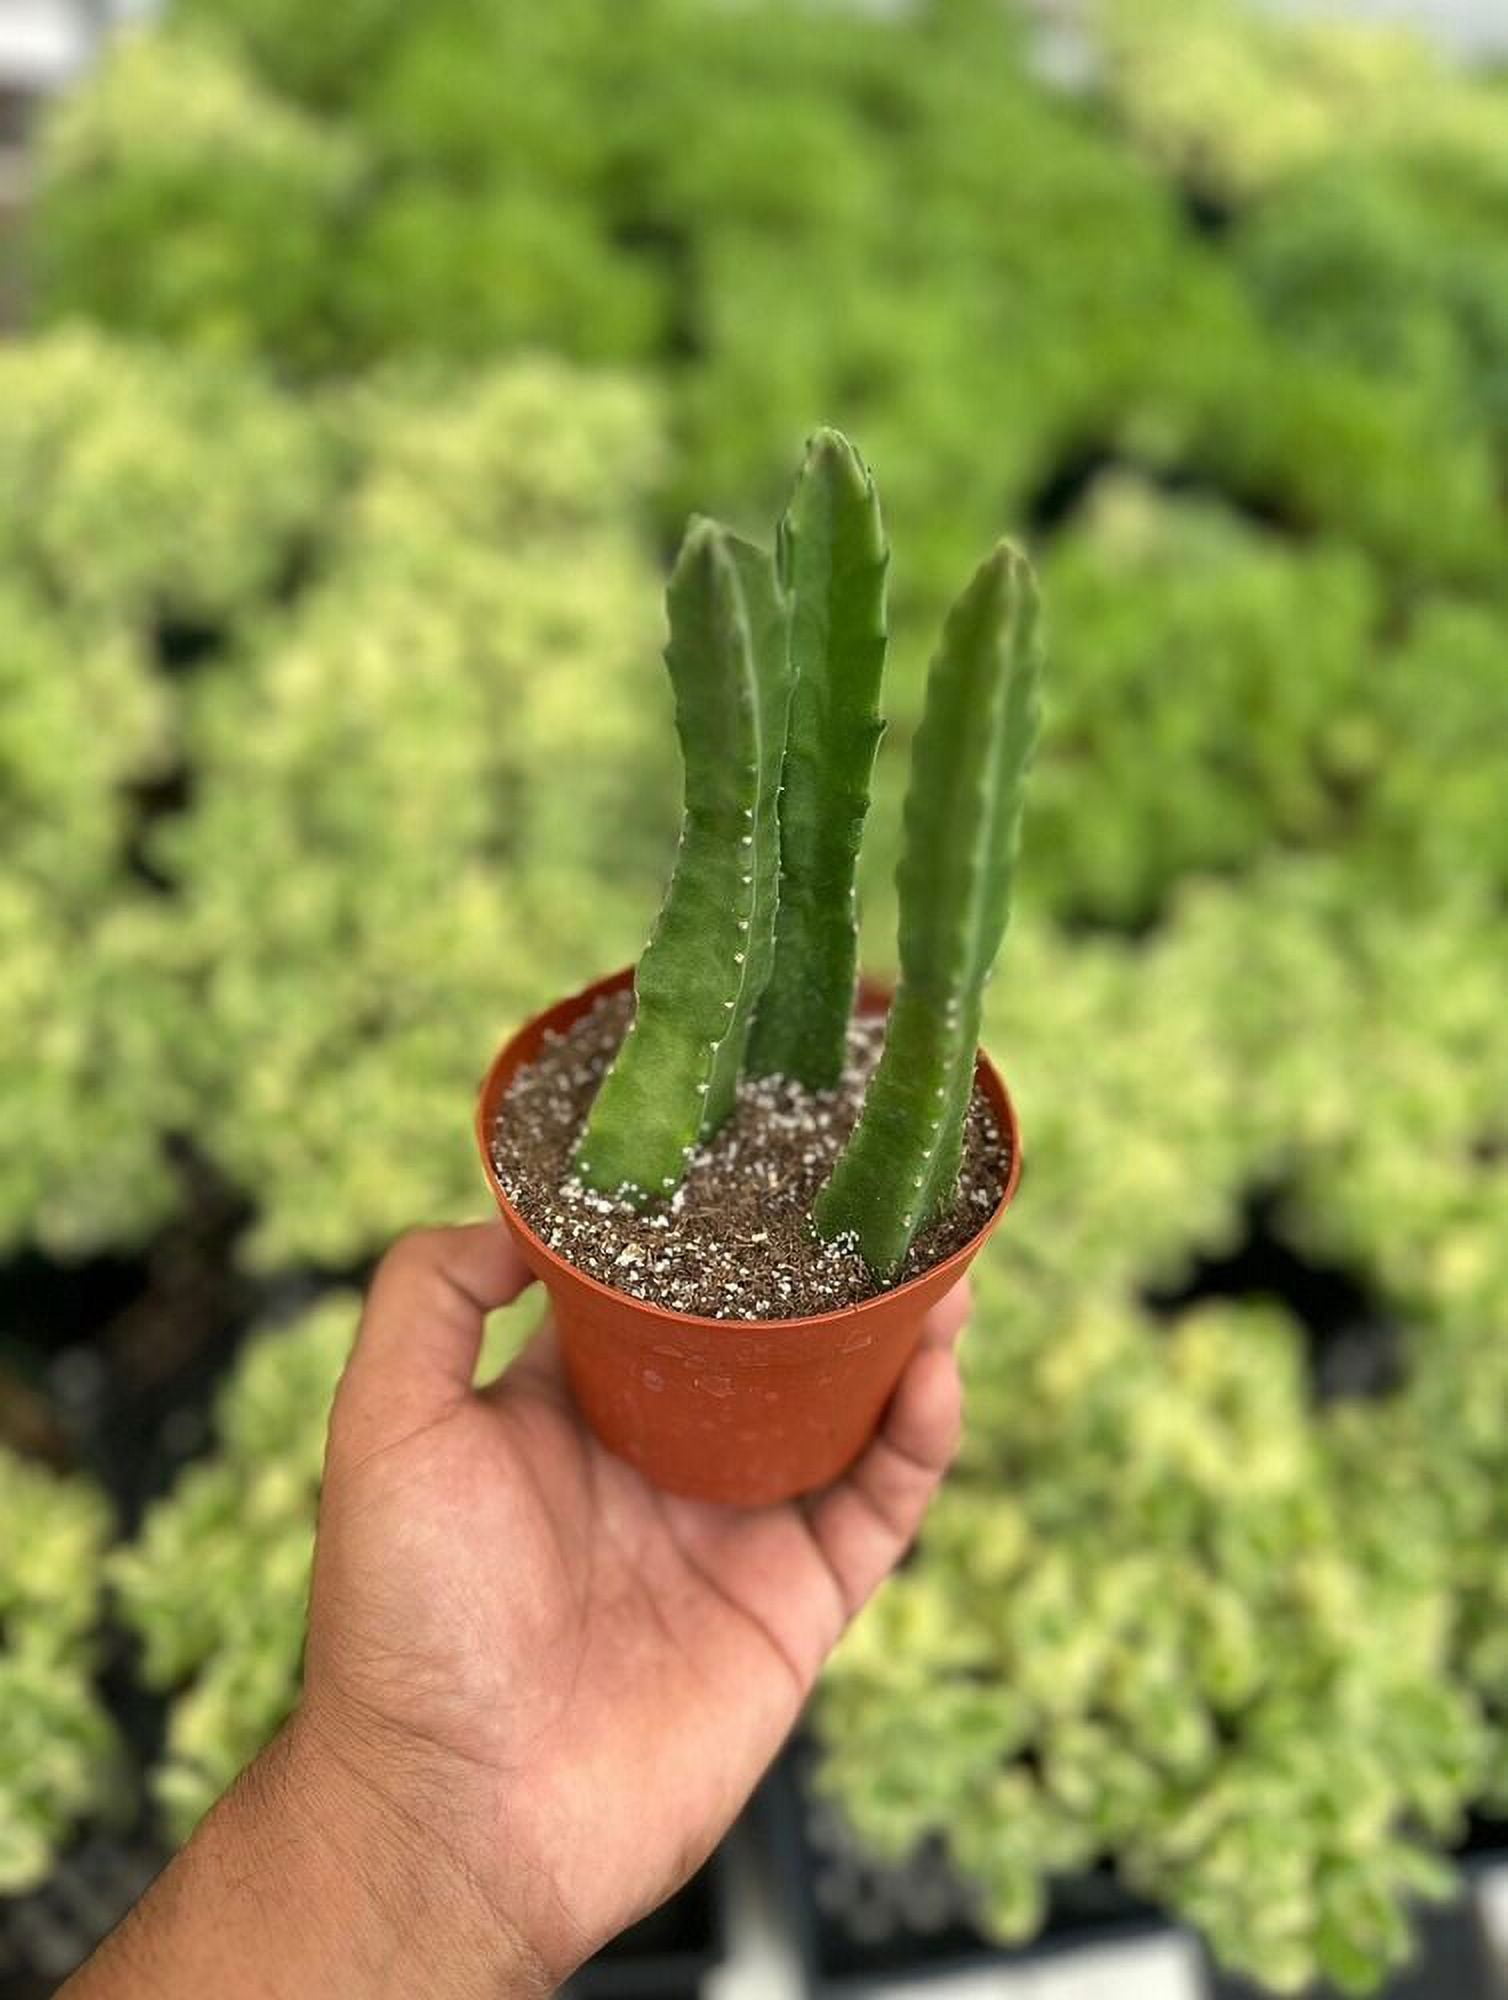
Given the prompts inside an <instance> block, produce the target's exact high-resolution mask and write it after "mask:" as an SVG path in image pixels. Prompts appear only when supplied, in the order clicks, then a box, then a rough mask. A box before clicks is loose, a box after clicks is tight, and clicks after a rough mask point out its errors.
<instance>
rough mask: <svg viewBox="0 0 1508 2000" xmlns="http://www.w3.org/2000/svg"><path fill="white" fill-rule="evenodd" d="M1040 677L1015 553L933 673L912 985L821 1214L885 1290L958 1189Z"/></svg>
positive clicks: (1006, 552) (999, 551)
mask: <svg viewBox="0 0 1508 2000" xmlns="http://www.w3.org/2000/svg"><path fill="white" fill-rule="evenodd" d="M1040 672H1041V648H1040V644H1039V639H1038V631H1037V592H1036V585H1035V582H1034V579H1033V577H1032V573H1031V569H1030V566H1029V565H1028V563H1027V561H1026V559H1025V557H1024V556H1022V555H1021V554H1020V553H1019V552H1018V551H1017V550H1016V549H1014V548H1013V547H1012V546H1011V545H1010V544H1009V543H1007V542H1002V543H1000V544H999V546H998V547H997V548H996V549H995V550H994V551H993V553H992V554H991V555H990V556H989V557H988V558H987V559H986V560H985V562H984V563H982V564H981V565H980V567H979V569H978V570H977V571H976V572H975V575H974V577H973V580H972V581H971V582H970V584H969V585H968V588H967V589H966V590H965V591H964V593H963V595H962V596H961V597H960V598H959V599H958V601H957V602H956V603H955V604H954V606H953V608H952V610H951V611H950V612H949V614H948V617H947V621H946V623H945V625H944V627H943V636H942V642H941V645H940V647H939V649H938V652H937V654H936V657H935V658H934V660H933V662H932V668H931V672H930V674H929V676H928V681H927V697H926V706H925V710H924V713H923V716H922V723H921V727H920V729H919V730H918V732H917V737H916V743H915V746H914V749H913V751H912V760H911V777H910V784H909V787H908V790H907V795H906V810H905V845H904V849H903V852H902V856H901V862H900V866H899V868H898V869H897V871H896V885H897V888H898V890H899V894H900V979H899V983H898V985H897V988H896V993H895V999H894V1001H893V1002H892V1005H891V1009H890V1018H889V1021H888V1023H887V1026H886V1033H885V1048H884V1053H883V1055H882V1056H881V1058H880V1063H879V1066H878V1068H877V1069H876V1071H875V1073H874V1076H873V1078H872V1079H871V1081H870V1084H869V1088H868V1090H867V1091H866V1093H865V1099H864V1108H863V1111H862V1113H861V1114H860V1118H859V1122H858V1124H857V1126H856V1127H855V1128H854V1131H853V1134H852V1136H851V1138H850V1139H849V1141H848V1144H847V1145H846V1146H845V1148H844V1150H843V1152H842V1154H841V1155H840V1157H839V1159H838V1163H837V1165H836V1167H835V1168H834V1169H833V1173H832V1176H831V1178H830V1179H829V1180H828V1182H827V1185H826V1186H825V1187H824V1188H823V1190H822V1192H821V1193H820V1195H819V1196H818V1198H817V1203H816V1208H815V1212H814V1220H815V1223H816V1227H817V1231H818V1233H819V1234H820V1235H821V1236H823V1237H825V1238H827V1239H829V1240H831V1239H833V1238H836V1237H839V1236H851V1237H852V1238H853V1239H854V1241H855V1243H856V1244H857V1246H858V1249H859V1252H860V1254H861V1255H862V1256H863V1258H864V1260H865V1262H866V1263H867V1264H868V1265H869V1266H870V1268H871V1270H873V1271H874V1272H875V1273H876V1274H877V1275H879V1276H882V1277H886V1278H889V1277H892V1276H893V1275H894V1274H895V1272H896V1271H897V1270H898V1269H899V1268H900V1266H901V1264H902V1262H903V1261H904V1259H905V1256H906V1253H907V1251H908V1250H909V1249H910V1247H911V1245H912V1243H913V1242H914V1240H915V1238H916V1237H917V1235H918V1234H919V1232H920V1231H921V1230H923V1229H924V1228H925V1227H926V1225H927V1223H928V1222H929V1221H930V1220H931V1219H932V1217H933V1216H934V1215H935V1214H936V1213H937V1211H938V1209H939V1208H940V1207H941V1206H942V1205H943V1204H944V1203H946V1202H947V1200H948V1199H949V1198H950V1197H951V1195H952V1193H953V1190H954V1186H955V1184H956V1182H957V1178H958V1168H959V1161H960V1158H961V1156H962V1148H963V1134H964V1123H965V1119H966V1116H967V1112H968V1106H969V1097H970V1092H971V1090H972V1086H973V1076H974V1058H975V1050H976V1048H977V1047H978V1042H979V1023H980V1012H981V1008H982V1005H983V995H984V987H985V982H986V980H987V979H988V977H989V974H990V970H991V968H992V966H993V964H994V960H995V955H996V953H997V951H998V950H999V946H1000V941H1001V939H1002V937H1003V936H1004V934H1005V927H1006V924H1007V921H1008V919H1009V915H1010V897H1011V882H1012V877H1013V874H1014V871H1015V857H1016V848H1017V843H1018V839H1019V832H1020V821H1021V806H1022V798H1023V790H1024V780H1025V775H1026V768H1027V764H1028V762H1029V761H1030V757H1031V752H1032V748H1033V745H1034V744H1035V741H1036V735H1037V723H1038V684H1039V679H1040Z"/></svg>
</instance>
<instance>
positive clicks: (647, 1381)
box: [639, 1368, 665, 1389]
mask: <svg viewBox="0 0 1508 2000" xmlns="http://www.w3.org/2000/svg"><path fill="white" fill-rule="evenodd" d="M639 1380H640V1381H641V1382H642V1383H643V1384H644V1386H645V1388H646V1389H663V1388H664V1387H665V1377H664V1376H663V1375H659V1374H657V1373H656V1372H655V1370H654V1369H653V1368H646V1369H645V1370H644V1373H643V1374H642V1375H641V1376H640V1377H639Z"/></svg>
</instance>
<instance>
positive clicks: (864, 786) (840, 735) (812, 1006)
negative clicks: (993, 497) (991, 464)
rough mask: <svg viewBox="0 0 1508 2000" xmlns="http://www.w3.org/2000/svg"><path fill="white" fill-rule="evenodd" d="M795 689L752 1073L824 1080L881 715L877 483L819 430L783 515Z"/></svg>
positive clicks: (847, 1008)
mask: <svg viewBox="0 0 1508 2000" xmlns="http://www.w3.org/2000/svg"><path fill="white" fill-rule="evenodd" d="M777 553H778V559H779V563H780V573H781V580H782V582H783V583H784V585H785V588H786V590H787V592H788V593H789V595H790V601H791V659H792V664H793V666H794V669H795V687H794V689H793V691H792V695H791V717H790V729H789V731H788V733H787V736H786V748H785V771H784V775H783V779H782V795H781V801H780V902H779V912H778V915H777V917H776V925H775V957H774V965H773V967H772V969H771V973H770V978H769V982H768V984H767V985H766V986H765V989H764V995H763V998H762V999H761V1000H760V1003H759V1011H758V1013H757V1014H756V1016H755V1020H754V1029H753V1033H752V1035H751V1037H750V1041H749V1068H750V1070H751V1072H752V1073H753V1074H754V1075H756V1076H789V1077H794V1078H796V1079H797V1080H798V1081H799V1082H801V1083H803V1084H805V1085H806V1087H807V1088H808V1089H809V1090H830V1089H832V1088H833V1086H834V1085H835V1084H836V1083H837V1082H838V1079H839V1077H840V1076H841V1074H842V1070H843V1061H844V1054H845V1041H846V1036H847V1033H848V1021H849V1016H850V1014H851V1012H852V1010H853V993H854V979H855V975H856V973H857V969H858V910H857V903H856V898H855V893H854V875H855V870H856V866H857V862H858V854H859V841H860V837H861V836H862V834H863V831H864V816H865V814H866V812H867V811H868V809H869V781H870V775H871V773H872V771H873V768H874V756H875V750H876V748H877V747H878V745H879V740H880V737H881V734H882V733H883V730H884V724H883V722H882V721H881V720H880V715H879V688H880V675H881V673H882V671H883V669H884V665H885V571H886V567H887V564H888V561H889V550H888V548H887V547H886V543H885V530H884V527H883V525H882V523H881V520H880V506H879V501H878V499H877V497H876V495H875V490H874V481H873V479H872V478H871V477H870V475H869V472H868V470H867V468H866V467H865V465H864V463H863V460H862V459H861V458H860V457H859V455H858V453H857V452H856V451H855V450H854V448H853V446H852V445H851V444H850V443H849V442H848V440H847V439H846V438H844V437H842V436H841V435H840V434H839V433H838V432H837V431H833V430H822V431H818V432H817V434H816V436H815V437H814V438H813V439H812V440H811V442H810V443H809V445H808V446H807V452H806V460H805V463H804V464H803V465H802V468H801V472H800V474H799V476H798V478H797V481H796V487H795V491H794V492H793V493H792V495H791V500H790V505H789V506H788V507H787V509H786V513H785V517H784V519H783V520H782V522H781V524H780V531H779V539H778V542H777Z"/></svg>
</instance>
